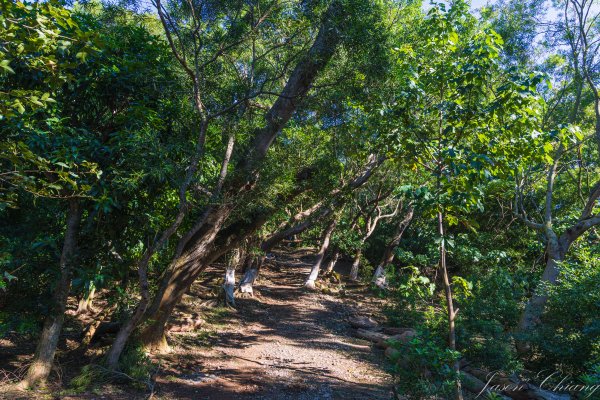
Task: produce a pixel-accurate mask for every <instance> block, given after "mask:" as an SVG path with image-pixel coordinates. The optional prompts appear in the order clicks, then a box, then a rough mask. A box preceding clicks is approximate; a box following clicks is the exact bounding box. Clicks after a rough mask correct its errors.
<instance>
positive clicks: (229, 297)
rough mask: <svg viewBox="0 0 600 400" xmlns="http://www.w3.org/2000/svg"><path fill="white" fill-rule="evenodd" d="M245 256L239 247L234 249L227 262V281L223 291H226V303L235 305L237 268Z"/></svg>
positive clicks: (224, 283)
mask: <svg viewBox="0 0 600 400" xmlns="http://www.w3.org/2000/svg"><path fill="white" fill-rule="evenodd" d="M242 258H243V254H242V250H241V249H240V248H239V247H238V248H236V249H235V250H233V254H232V255H231V257H230V258H229V260H228V262H227V268H226V270H225V281H224V282H223V291H224V292H225V305H227V306H231V307H235V294H234V291H235V268H236V267H237V265H238V264H239V263H240V259H242Z"/></svg>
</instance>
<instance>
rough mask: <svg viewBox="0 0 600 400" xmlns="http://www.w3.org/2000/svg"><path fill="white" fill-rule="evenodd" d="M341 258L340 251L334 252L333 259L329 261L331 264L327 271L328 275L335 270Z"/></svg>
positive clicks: (328, 264)
mask: <svg viewBox="0 0 600 400" xmlns="http://www.w3.org/2000/svg"><path fill="white" fill-rule="evenodd" d="M339 258H340V251H339V250H336V251H334V252H333V254H332V255H331V259H330V260H329V263H327V269H326V271H327V272H328V273H329V272H332V271H333V269H334V268H335V264H337V262H338V260H339Z"/></svg>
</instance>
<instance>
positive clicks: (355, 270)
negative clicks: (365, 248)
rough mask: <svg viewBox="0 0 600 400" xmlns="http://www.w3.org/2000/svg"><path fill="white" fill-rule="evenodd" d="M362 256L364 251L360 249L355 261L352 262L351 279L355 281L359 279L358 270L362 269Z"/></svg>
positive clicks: (355, 255)
mask: <svg viewBox="0 0 600 400" xmlns="http://www.w3.org/2000/svg"><path fill="white" fill-rule="evenodd" d="M361 256H362V249H360V248H359V249H358V250H357V251H356V254H354V261H352V268H351V269H350V279H352V280H353V281H355V280H357V279H358V268H359V267H360V258H361Z"/></svg>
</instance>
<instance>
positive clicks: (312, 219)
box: [261, 154, 385, 252]
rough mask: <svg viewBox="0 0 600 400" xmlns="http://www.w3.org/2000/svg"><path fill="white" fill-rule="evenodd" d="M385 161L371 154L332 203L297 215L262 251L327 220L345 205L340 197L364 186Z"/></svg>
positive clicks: (332, 194) (337, 190)
mask: <svg viewBox="0 0 600 400" xmlns="http://www.w3.org/2000/svg"><path fill="white" fill-rule="evenodd" d="M384 161H385V157H382V156H380V157H376V156H375V155H374V154H371V155H370V156H369V158H368V160H367V164H366V165H365V167H364V169H363V170H362V171H361V172H360V174H359V175H357V176H356V177H354V179H352V180H351V181H350V182H348V183H347V184H346V185H345V186H344V187H342V188H339V187H338V188H335V189H334V190H332V191H331V192H330V193H329V195H328V197H330V198H331V199H332V200H331V201H330V202H328V203H326V202H324V201H319V202H317V203H316V204H314V205H313V206H311V207H310V208H308V209H306V210H304V211H301V212H299V213H297V214H296V215H295V216H294V217H292V218H291V219H290V221H288V223H285V224H282V225H280V226H279V227H278V229H277V231H276V232H275V233H273V234H271V235H270V236H269V237H268V238H267V239H265V240H264V241H263V242H262V244H261V250H263V251H264V252H269V251H270V250H271V249H273V247H275V246H276V245H277V244H278V243H279V242H281V241H282V240H283V239H285V238H286V237H290V236H293V235H297V234H299V233H302V232H304V231H305V230H307V229H308V228H310V227H311V226H313V225H314V224H315V223H317V222H319V221H322V220H323V219H325V218H327V217H328V216H329V215H331V213H332V212H333V211H334V209H335V208H339V207H340V206H342V205H343V200H340V199H339V196H340V195H341V194H342V193H344V192H346V191H352V190H355V189H358V188H360V187H361V186H362V185H364V184H365V183H366V182H367V181H368V180H369V179H370V178H371V176H372V175H373V172H375V170H376V169H377V168H378V167H379V166H380V165H381V164H382V163H383V162H384ZM290 222H296V224H295V225H290Z"/></svg>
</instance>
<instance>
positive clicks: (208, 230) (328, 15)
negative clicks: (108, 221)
mask: <svg viewBox="0 0 600 400" xmlns="http://www.w3.org/2000/svg"><path fill="white" fill-rule="evenodd" d="M341 13H342V6H341V3H339V2H337V1H334V2H333V3H331V4H330V6H329V8H328V10H327V11H326V12H325V14H324V19H323V23H322V24H321V26H320V27H319V32H318V34H317V37H316V39H315V41H314V43H313V45H312V46H311V48H310V50H309V51H308V53H307V54H306V56H305V57H303V58H302V59H301V60H300V62H299V63H298V64H297V65H296V67H295V68H294V71H293V72H292V73H291V75H290V77H289V79H288V81H287V83H286V85H285V87H284V89H283V90H282V92H281V95H280V96H279V97H278V98H277V100H276V101H275V103H274V104H273V105H272V107H271V108H270V109H269V111H268V112H267V113H266V115H265V124H264V126H263V127H262V128H259V129H257V130H256V131H255V132H254V134H253V139H252V144H251V146H250V148H249V149H248V151H247V152H246V154H244V155H243V156H242V157H241V158H240V159H241V162H240V163H239V164H238V167H237V168H236V173H235V174H234V178H233V179H231V180H230V181H229V182H228V183H227V184H226V185H225V187H226V188H227V190H225V191H224V197H226V198H227V197H231V198H234V197H237V196H239V195H240V192H243V191H251V190H252V189H253V188H254V186H255V183H256V180H257V179H258V171H259V170H260V164H261V162H262V160H264V158H265V156H266V154H267V151H268V149H269V147H270V146H271V144H272V143H273V140H275V138H276V136H277V135H278V133H279V132H280V131H281V129H282V128H283V127H284V126H285V124H287V122H288V121H289V119H290V118H291V117H292V115H293V113H294V112H295V111H296V109H297V107H298V104H299V103H300V102H301V100H302V99H303V98H304V97H305V96H306V94H307V93H308V91H309V90H310V88H311V87H312V85H313V83H314V81H315V79H316V78H317V76H318V74H319V73H320V72H321V71H322V70H323V68H325V66H326V65H327V63H328V62H329V60H330V59H331V57H332V56H333V54H334V52H335V50H336V48H337V45H338V44H339V41H340V39H341V33H342V32H341V31H340V30H339V29H337V27H336V26H335V21H336V20H337V19H338V17H339V15H341ZM233 207H234V205H231V204H225V203H221V204H220V205H218V206H215V208H214V209H213V210H211V212H210V215H207V217H206V222H205V223H204V224H203V225H202V227H201V228H199V229H198V230H197V232H196V233H195V235H194V236H193V237H192V238H190V240H189V242H188V244H187V246H186V249H183V251H182V255H181V256H180V257H178V258H177V259H176V260H174V262H173V263H172V264H171V267H170V268H169V271H168V273H167V274H165V277H164V278H163V281H162V283H161V285H160V288H159V291H158V293H157V296H156V297H155V299H154V301H153V302H152V305H151V307H150V309H149V312H148V319H149V320H151V321H152V322H151V324H150V325H149V326H148V327H147V328H146V329H145V330H144V332H143V333H142V340H143V342H144V343H145V344H146V346H147V347H149V348H151V349H158V350H160V349H164V348H165V347H166V340H165V337H164V327H165V324H166V322H167V320H168V318H169V316H170V315H171V312H172V311H173V308H174V307H175V305H176V304H177V303H178V302H179V301H180V300H181V297H182V296H183V294H184V293H185V292H186V291H187V290H188V288H189V287H190V286H191V284H192V283H193V282H194V280H195V279H196V277H197V276H198V274H199V273H200V272H201V271H202V269H203V268H204V267H205V265H206V261H207V258H208V257H209V253H210V251H209V249H210V248H211V246H212V244H213V241H214V240H215V237H216V236H217V234H218V233H219V231H220V230H221V229H222V228H223V226H224V224H225V220H226V219H227V218H228V217H229V215H230V213H231V210H232V208H233ZM216 251H218V249H217V250H216Z"/></svg>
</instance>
